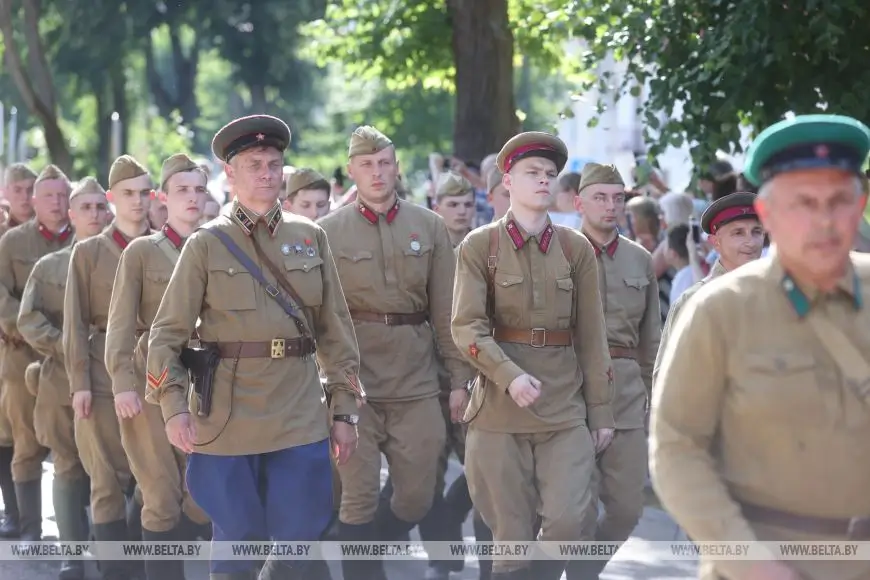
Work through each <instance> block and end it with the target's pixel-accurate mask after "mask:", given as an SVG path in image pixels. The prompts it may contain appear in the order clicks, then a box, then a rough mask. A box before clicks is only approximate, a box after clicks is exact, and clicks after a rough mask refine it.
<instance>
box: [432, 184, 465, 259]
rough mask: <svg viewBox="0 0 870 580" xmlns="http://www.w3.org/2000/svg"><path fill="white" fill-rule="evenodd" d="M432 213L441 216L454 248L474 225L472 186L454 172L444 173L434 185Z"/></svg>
mask: <svg viewBox="0 0 870 580" xmlns="http://www.w3.org/2000/svg"><path fill="white" fill-rule="evenodd" d="M432 211H434V212H435V213H437V214H438V215H440V216H441V218H442V219H443V220H444V224H445V225H446V226H447V233H448V234H450V243H451V244H452V245H453V247H454V248H455V247H456V246H458V245H459V242H461V241H462V240H464V239H465V236H467V235H468V232H470V231H471V225H472V224H473V223H474V212H475V205H474V186H473V185H472V184H471V182H470V181H468V180H467V179H465V178H464V177H462V176H461V175H459V174H458V173H456V172H454V171H445V172H444V173H442V174H441V175H439V176H438V182H437V183H436V184H435V202H434V204H433V205H432Z"/></svg>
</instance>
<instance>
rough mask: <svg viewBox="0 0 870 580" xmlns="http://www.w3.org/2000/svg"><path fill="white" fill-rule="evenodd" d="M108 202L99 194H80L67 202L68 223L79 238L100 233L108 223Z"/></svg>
mask: <svg viewBox="0 0 870 580" xmlns="http://www.w3.org/2000/svg"><path fill="white" fill-rule="evenodd" d="M108 216H109V202H108V201H107V200H106V196H105V195H103V194H100V193H82V194H79V195H77V196H75V198H74V199H72V200H71V201H70V202H69V221H70V223H71V224H72V226H73V228H75V230H76V235H77V236H78V237H80V238H89V237H91V236H95V235H97V234H98V233H100V232H101V231H102V230H103V228H104V227H106V224H107V222H108Z"/></svg>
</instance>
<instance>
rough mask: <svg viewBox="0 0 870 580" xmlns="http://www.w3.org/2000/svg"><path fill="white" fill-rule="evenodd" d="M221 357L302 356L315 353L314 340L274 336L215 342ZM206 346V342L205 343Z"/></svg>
mask: <svg viewBox="0 0 870 580" xmlns="http://www.w3.org/2000/svg"><path fill="white" fill-rule="evenodd" d="M208 344H211V345H214V346H217V348H218V352H219V353H220V356H221V358H286V357H296V358H301V357H305V356H309V355H312V354H314V351H315V350H316V348H315V344H314V341H313V340H312V339H310V338H305V337H302V336H298V337H296V338H273V339H272V340H269V341H265V342H213V343H208ZM203 346H205V344H203Z"/></svg>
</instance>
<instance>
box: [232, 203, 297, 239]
mask: <svg viewBox="0 0 870 580" xmlns="http://www.w3.org/2000/svg"><path fill="white" fill-rule="evenodd" d="M230 216H231V218H232V220H233V221H234V222H235V223H236V224H237V225H238V226H239V227H240V228H242V230H243V231H244V232H245V234H246V235H249V236H250V235H251V234H252V233H254V228H256V227H257V224H258V223H260V221H262V222H263V223H264V224H266V228H267V229H268V230H269V235H270V236H272V237H274V236H275V233H276V232H277V231H278V226H279V225H281V222H282V221H283V219H284V218H283V215H282V213H281V204H279V203H278V202H277V201H276V202H275V205H273V206H272V209H270V210H269V211H267V212H266V213H265V215H260V214H258V213H256V212H254V211H252V210H250V209H248V208H246V207H245V206H243V205H242V204H240V203H239V201H238V200H237V199H236V200H233V207H232V209H231V211H230Z"/></svg>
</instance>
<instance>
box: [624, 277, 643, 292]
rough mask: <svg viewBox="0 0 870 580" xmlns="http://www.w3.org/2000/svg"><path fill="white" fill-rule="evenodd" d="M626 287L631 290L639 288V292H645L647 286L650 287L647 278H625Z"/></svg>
mask: <svg viewBox="0 0 870 580" xmlns="http://www.w3.org/2000/svg"><path fill="white" fill-rule="evenodd" d="M625 285H626V286H629V287H630V288H637V289H638V290H643V289H644V288H646V287H647V286H649V280H648V279H647V278H625Z"/></svg>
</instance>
